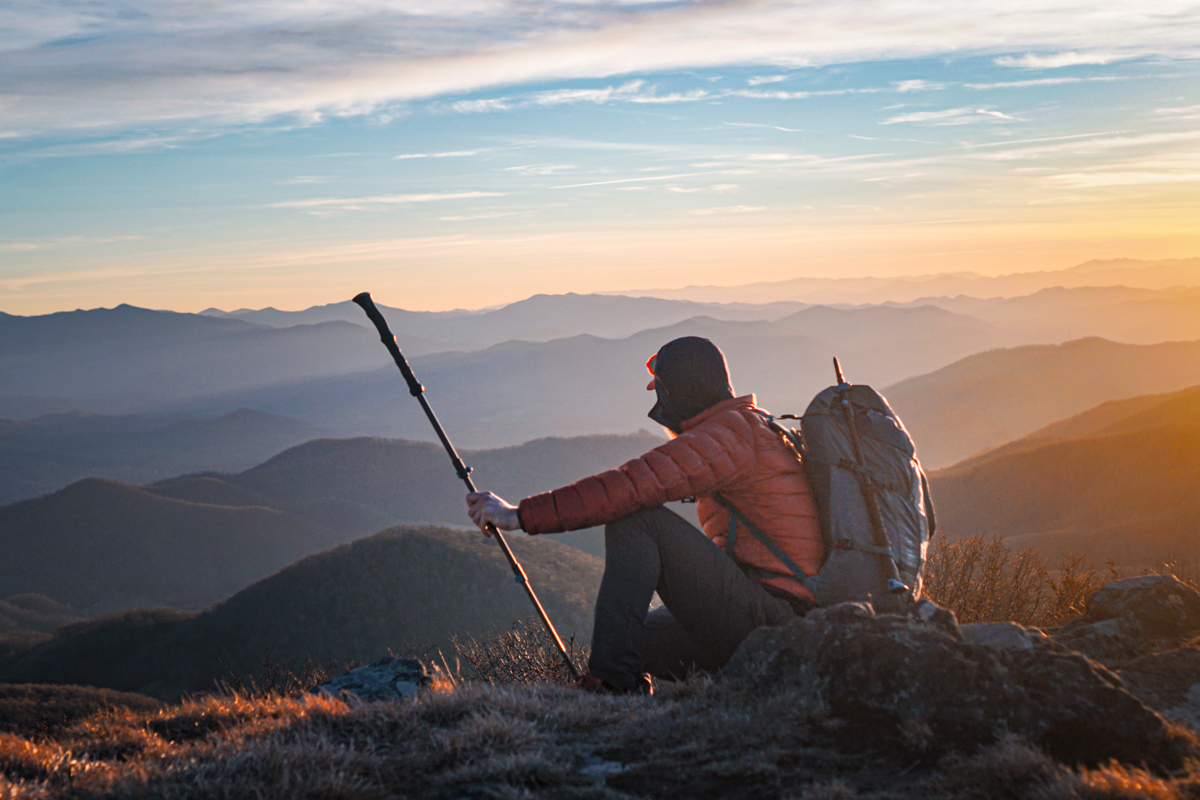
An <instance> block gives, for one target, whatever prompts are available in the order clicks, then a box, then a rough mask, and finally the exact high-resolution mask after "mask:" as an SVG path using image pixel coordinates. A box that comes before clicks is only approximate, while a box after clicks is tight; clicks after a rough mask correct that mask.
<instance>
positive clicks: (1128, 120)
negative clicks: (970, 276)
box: [0, 0, 1200, 314]
mask: <svg viewBox="0 0 1200 800" xmlns="http://www.w3.org/2000/svg"><path fill="white" fill-rule="evenodd" d="M0 32H2V33H0V310H3V311H5V312H8V313H18V314H32V313H45V312H49V311H55V310H62V309H69V308H76V307H95V306H101V305H113V304H116V303H120V302H130V303H134V304H137V305H145V306H150V307H156V308H174V309H178V310H191V311H195V310H200V309H202V308H205V307H208V306H218V307H222V308H227V309H231V308H238V307H261V306H266V305H273V306H276V307H280V308H302V307H306V306H308V305H314V304H319V303H325V302H333V301H337V300H342V299H345V298H346V297H349V296H351V295H353V294H355V293H356V292H357V291H361V290H362V289H370V290H372V291H373V292H375V293H376V295H377V296H379V297H382V298H386V300H385V301H386V302H388V304H390V305H399V306H404V307H408V308H426V309H441V308H452V307H482V306H488V305H495V304H498V303H503V302H510V301H513V300H517V299H520V298H522V297H525V296H528V295H530V294H533V293H535V292H566V291H580V292H586V291H614V290H622V289H644V288H651V287H673V286H682V285H686V284H738V283H747V282H751V281H759V280H779V279H785V278H790V277H797V276H801V275H830V276H832V275H867V274H874V275H887V274H917V273H928V272H939V271H960V270H973V271H979V272H985V273H1000V272H1012V271H1025V270H1030V269H1046V268H1051V269H1052V268H1061V267H1066V266H1070V265H1072V264H1074V263H1077V262H1079V261H1083V260H1086V259H1088V258H1111V257H1117V256H1132V257H1143V258H1164V257H1186V256H1195V255H1200V226H1198V225H1197V223H1196V220H1197V219H1200V213H1198V212H1200V193H1198V191H1197V189H1198V188H1200V60H1198V59H1197V58H1196V57H1197V55H1200V47H1198V46H1197V43H1198V42H1200V6H1197V5H1196V4H1194V3H1192V4H1189V3H1183V2H1174V1H1173V0H1164V1H1163V2H1156V3H1154V4H1147V3H1144V2H1142V3H1132V2H1107V3H1106V2H1093V3H1087V4H1084V3H1060V4H1057V5H1055V4H1051V3H1046V2H1042V3H1036V4H1035V3H1032V2H1022V1H1021V0H1013V2H1008V3H1003V4H1000V3H989V4H962V3H948V2H930V1H929V0H874V1H873V2H851V3H846V2H841V3H835V2H827V1H826V0H815V2H806V3H794V2H734V3H676V2H664V3H650V4H623V3H603V4H600V3H596V4H592V3H586V2H576V3H562V2H541V3H538V2H534V3H529V2H522V3H509V2H503V1H502V0H496V1H495V2H492V1H490V0H480V1H479V2H474V3H472V2H467V3H454V4H447V3H436V2H424V3H422V2H376V1H374V0H372V1H368V0H360V1H359V2H339V3H333V2H326V0H306V2H293V1H291V0H270V1H268V0H259V1H258V2H255V1H254V0H250V1H249V2H242V3H236V4H234V3H223V2H215V1H213V2H207V1H205V0H189V1H188V2H169V1H167V2H148V0H147V1H146V2H120V3H118V2H110V1H109V0H92V1H91V2H87V3H75V2H72V3H67V2H61V3H56V2H37V3H31V2H21V0H17V2H15V3H13V2H10V3H7V4H5V5H4V6H3V7H2V8H0Z"/></svg>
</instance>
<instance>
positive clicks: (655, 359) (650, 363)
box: [646, 353, 658, 378]
mask: <svg viewBox="0 0 1200 800" xmlns="http://www.w3.org/2000/svg"><path fill="white" fill-rule="evenodd" d="M657 363H658V353H655V354H654V355H652V356H650V360H649V361H647V362H646V371H647V372H649V373H650V374H651V375H654V376H655V377H656V378H657V377H658V375H657V374H656V373H655V372H654V366H655V365H656V364H657Z"/></svg>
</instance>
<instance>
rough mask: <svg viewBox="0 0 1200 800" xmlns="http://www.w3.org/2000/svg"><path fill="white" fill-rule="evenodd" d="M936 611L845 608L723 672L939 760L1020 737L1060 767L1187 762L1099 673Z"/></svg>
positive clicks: (1030, 639) (1048, 647) (1090, 664)
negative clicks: (915, 740)
mask: <svg viewBox="0 0 1200 800" xmlns="http://www.w3.org/2000/svg"><path fill="white" fill-rule="evenodd" d="M930 606H933V604H932V603H928V601H925V602H923V603H921V604H918V605H917V606H915V607H914V608H913V609H912V610H911V611H910V612H908V613H905V614H879V615H876V614H874V613H873V611H872V609H871V607H870V606H869V605H865V604H853V605H851V604H843V605H840V606H834V607H832V608H829V609H824V610H818V611H814V612H812V613H810V614H809V615H808V616H807V617H803V618H799V619H796V620H793V621H792V622H789V623H788V624H787V625H785V626H784V627H782V628H759V629H758V630H756V631H754V632H753V633H752V634H750V636H749V637H747V639H746V640H745V641H744V642H743V643H742V645H741V647H740V648H739V649H738V651H737V652H736V653H735V654H734V657H733V659H732V660H731V661H730V663H729V665H728V666H727V667H726V668H725V672H726V674H727V675H728V676H729V677H730V678H731V679H732V680H734V681H742V682H746V683H748V684H750V688H751V689H758V690H762V689H766V688H767V687H769V686H774V685H777V684H778V683H779V682H789V683H791V684H792V685H796V686H798V687H799V688H801V689H802V691H804V692H805V693H811V696H813V697H814V698H819V699H820V700H821V701H823V702H824V703H825V705H826V706H827V707H828V709H829V711H830V713H831V715H832V716H833V717H835V718H837V719H840V720H842V721H844V722H845V723H849V725H850V728H851V729H852V730H853V731H854V735H855V736H856V737H861V738H863V739H864V741H872V742H887V741H889V740H890V741H891V742H893V743H895V744H896V745H897V746H905V741H906V737H905V735H904V732H905V731H911V730H915V729H918V728H919V729H921V730H922V731H927V732H928V735H926V736H923V745H922V747H923V749H925V751H926V752H928V751H930V750H932V751H934V752H937V751H950V750H954V749H959V748H963V747H966V748H974V747H977V746H981V745H986V744H991V743H994V742H996V741H998V740H1000V739H1001V738H1002V737H1003V736H1004V735H1006V734H1013V733H1015V734H1018V735H1020V736H1022V737H1024V738H1026V739H1029V740H1030V741H1032V742H1034V743H1035V744H1037V745H1039V746H1041V747H1042V748H1043V749H1045V750H1046V751H1047V752H1048V753H1049V754H1051V755H1053V756H1055V757H1057V758H1059V759H1062V760H1064V761H1069V762H1083V763H1092V764H1094V763H1103V762H1106V761H1108V760H1109V759H1117V760H1119V761H1123V762H1127V763H1134V764H1137V763H1142V762H1145V763H1147V764H1149V765H1152V766H1154V767H1156V768H1159V769H1172V768H1174V767H1175V766H1177V765H1178V764H1179V763H1181V761H1182V759H1183V757H1184V756H1185V755H1186V754H1187V752H1188V747H1190V741H1191V740H1189V739H1188V738H1187V737H1186V736H1183V735H1181V734H1179V733H1177V732H1175V731H1173V730H1172V729H1171V728H1170V727H1169V726H1168V725H1167V724H1166V722H1165V721H1164V720H1163V718H1162V717H1160V716H1159V715H1158V714H1156V713H1155V712H1154V711H1152V710H1151V709H1149V708H1147V707H1146V706H1145V705H1143V703H1142V702H1141V701H1139V700H1138V699H1137V698H1136V697H1134V696H1133V695H1132V694H1130V693H1129V691H1127V690H1126V689H1125V687H1124V686H1123V685H1122V683H1121V680H1120V679H1119V678H1118V677H1117V676H1116V675H1115V674H1114V673H1112V672H1110V671H1109V670H1108V669H1106V668H1105V667H1103V666H1102V665H1100V664H1097V663H1095V662H1094V661H1091V660H1090V659H1088V658H1086V657H1084V656H1082V655H1080V654H1079V653H1074V652H1071V651H1069V650H1068V649H1066V648H1065V647H1063V646H1062V645H1060V644H1057V643H1055V642H1054V641H1053V640H1051V639H1050V638H1049V637H1046V636H1041V635H1039V634H1040V632H1036V631H1032V630H1030V629H1025V628H1021V627H1020V626H1017V625H1014V626H1012V627H1007V626H967V627H966V630H965V632H964V629H962V628H959V627H958V625H957V624H955V623H954V621H953V620H954V617H953V615H952V614H949V613H948V612H942V613H939V611H941V610H940V609H937V608H936V606H933V608H932V609H931V608H930ZM969 638H970V639H975V640H976V642H986V643H972V642H971V641H969V640H968V639H969ZM908 738H909V739H911V737H908Z"/></svg>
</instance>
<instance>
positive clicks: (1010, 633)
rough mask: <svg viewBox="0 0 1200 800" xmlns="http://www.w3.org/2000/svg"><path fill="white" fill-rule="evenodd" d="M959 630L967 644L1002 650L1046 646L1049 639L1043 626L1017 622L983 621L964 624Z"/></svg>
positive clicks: (1030, 648)
mask: <svg viewBox="0 0 1200 800" xmlns="http://www.w3.org/2000/svg"><path fill="white" fill-rule="evenodd" d="M958 630H959V633H960V634H961V635H962V638H963V641H964V642H966V643H967V644H975V645H980V646H983V647H999V648H1000V649H1001V650H1032V649H1034V648H1035V647H1042V646H1044V645H1045V644H1046V640H1047V639H1049V637H1048V636H1046V634H1045V633H1044V632H1043V631H1042V630H1041V628H1026V627H1025V626H1024V625H1018V624H1017V623H1015V622H987V623H983V622H981V623H976V624H974V625H963V626H961V627H960V628H959V629H958Z"/></svg>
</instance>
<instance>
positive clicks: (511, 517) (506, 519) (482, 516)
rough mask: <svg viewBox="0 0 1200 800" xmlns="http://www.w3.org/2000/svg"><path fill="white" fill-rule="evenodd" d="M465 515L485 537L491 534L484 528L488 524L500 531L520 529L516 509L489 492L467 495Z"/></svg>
mask: <svg viewBox="0 0 1200 800" xmlns="http://www.w3.org/2000/svg"><path fill="white" fill-rule="evenodd" d="M467 513H468V514H470V515H471V521H472V522H474V523H475V524H476V525H478V526H479V530H481V531H483V532H484V534H485V535H487V536H491V534H490V533H488V532H487V528H486V527H484V526H486V525H487V524H488V523H489V522H490V523H492V524H493V525H495V526H496V527H497V528H499V529H500V530H502V531H515V530H517V529H518V528H520V527H521V521H520V520H519V519H517V507H516V506H514V505H513V504H512V503H509V502H507V501H506V500H504V498H502V497H497V496H496V495H494V494H492V493H491V492H471V493H470V494H468V495H467Z"/></svg>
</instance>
